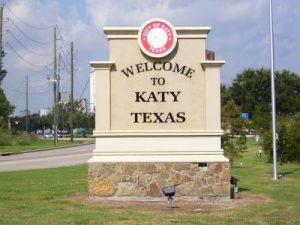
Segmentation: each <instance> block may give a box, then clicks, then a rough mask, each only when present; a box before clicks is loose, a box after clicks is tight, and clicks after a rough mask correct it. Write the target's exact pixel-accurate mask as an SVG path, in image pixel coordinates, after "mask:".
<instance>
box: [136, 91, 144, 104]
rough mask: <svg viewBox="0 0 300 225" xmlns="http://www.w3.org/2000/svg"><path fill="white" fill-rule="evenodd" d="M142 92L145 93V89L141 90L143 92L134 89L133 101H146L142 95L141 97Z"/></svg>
mask: <svg viewBox="0 0 300 225" xmlns="http://www.w3.org/2000/svg"><path fill="white" fill-rule="evenodd" d="M144 94H146V92H145V91H143V92H139V91H136V92H135V102H146V99H144V97H143V95H144Z"/></svg>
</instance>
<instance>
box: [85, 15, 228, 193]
mask: <svg viewBox="0 0 300 225" xmlns="http://www.w3.org/2000/svg"><path fill="white" fill-rule="evenodd" d="M103 30H104V33H105V34H106V37H107V39H108V45H109V61H93V62H91V63H90V64H91V66H92V68H93V70H94V76H95V77H94V79H95V90H96V92H95V96H94V102H95V113H96V126H95V130H94V136H95V137H96V148H95V150H94V153H93V157H92V158H91V159H90V160H89V174H90V175H89V177H90V178H89V179H90V181H89V182H90V192H91V193H92V195H97V196H121V195H122V191H121V190H120V189H118V188H117V187H120V186H122V185H125V186H126V185H133V186H136V190H140V189H139V187H140V186H139V185H140V184H138V183H134V182H133V184H124V183H123V182H122V181H115V180H110V179H111V178H110V177H114V176H117V175H116V174H118V173H119V172H117V171H123V170H126V169H125V168H128V167H133V168H135V169H134V170H135V172H134V174H135V173H136V174H140V175H139V176H142V177H143V176H148V175H147V174H146V172H145V171H144V169H143V168H144V167H145V165H147V168H148V166H151V168H152V167H153V168H156V169H154V171H156V172H153V171H152V173H151V174H152V175H151V176H154V177H153V178H152V179H154V180H155V179H156V178H155V176H157V177H161V172H159V168H160V167H161V165H169V166H172V168H173V169H172V171H177V169H176V168H177V166H180V165H182V163H183V164H184V165H188V167H189V168H190V169H187V171H192V170H193V171H194V170H195V169H193V168H194V167H195V165H196V167H197V165H198V164H199V163H204V165H206V164H205V163H208V164H209V163H219V164H218V165H219V167H220V168H224V171H225V170H227V167H226V166H227V164H228V159H227V158H225V157H224V156H223V150H222V149H221V136H222V134H223V131H222V130H221V127H220V126H221V121H220V120H221V116H220V68H221V66H222V65H223V64H224V63H225V62H224V61H215V60H214V61H207V60H206V58H205V40H206V38H207V34H208V33H209V31H210V27H173V26H172V24H171V23H169V22H168V21H166V20H164V19H159V18H155V19H151V20H148V21H146V22H145V23H144V24H143V25H142V26H141V27H106V28H103ZM162 163H163V164H162ZM164 163H166V164H164ZM170 163H171V164H170ZM174 163H175V164H174ZM195 163H196V164H195ZM223 164H224V165H226V166H225V167H223ZM107 165H109V168H110V172H111V173H112V174H107V175H105V178H103V174H102V175H101V174H97V172H95V171H100V169H99V168H102V169H103V168H104V167H105V166H107ZM199 165H200V164H199ZM201 165H202V164H201ZM209 165H210V164H209ZM209 165H208V167H209ZM212 165H214V164H212ZM220 165H221V166H220ZM120 166H121V167H122V166H124V168H123V167H122V168H119V167H120ZM102 169H101V170H102ZM199 171H200V169H199ZM220 171H221V173H222V174H223V169H221V170H220ZM177 172H178V173H180V172H179V171H177ZM104 174H105V173H104ZM155 174H156V175H155ZM228 174H229V172H228ZM99 176H100V177H102V178H101V179H100V180H101V181H99V179H98V178H99ZM126 176H127V175H126ZM170 176H171V177H169V178H168V177H166V179H165V181H164V182H162V181H159V182H158V181H157V182H156V183H160V185H162V184H163V183H165V184H166V182H167V180H168V183H170V184H172V182H173V181H172V180H173V178H172V177H173V175H170ZM193 176H195V174H194V175H191V179H192V180H193V179H194V178H192V177H193ZM218 176H221V175H218ZM97 179H98V180H97ZM103 179H104V180H103ZM132 179H133V180H134V178H132ZM226 179H227V178H226ZM97 182H98V183H97ZM161 182H162V183H161ZM174 182H175V181H174ZM174 182H173V183H174ZM175 183H176V182H175ZM225 184H226V185H227V186H228V184H229V183H228V180H226V182H225ZM147 185H150V184H147ZM147 185H146V184H145V185H144V186H143V187H144V189H143V190H144V191H145V190H147V193H146V192H145V193H146V194H145V193H144V192H143V193H144V194H145V196H151V194H150V193H153V190H152V191H151V190H150V189H151V187H150V186H151V185H150V186H147ZM216 185H217V184H216ZM104 186H105V187H106V191H107V190H108V189H109V190H110V191H108V192H109V193H110V192H112V193H110V194H107V192H105V191H104V192H105V194H103V193H102V194H101V193H100V192H101V191H100V192H99V190H98V189H99V187H100V189H101V188H104ZM146 186H147V187H146ZM227 186H226V188H227ZM96 187H98V189H97V188H96ZM107 187H109V188H107ZM122 187H123V186H122ZM152 188H153V187H152ZM95 189H97V190H98V191H95ZM104 189H105V188H104ZM101 190H102V189H101ZM156 190H160V191H161V190H162V187H161V186H159V185H158V186H157V189H156ZM199 190H200V189H199ZM226 191H227V189H226ZM96 192H97V193H98V194H95V193H96ZM191 192H192V190H191ZM123 194H124V193H123ZM144 194H141V192H139V194H137V193H135V194H132V195H130V196H137V195H144ZM161 194H162V193H161ZM158 196H159V194H158Z"/></svg>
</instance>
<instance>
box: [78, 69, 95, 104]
mask: <svg viewBox="0 0 300 225" xmlns="http://www.w3.org/2000/svg"><path fill="white" fill-rule="evenodd" d="M91 76H92V73H90V76H89V79H88V80H87V82H86V83H85V85H84V88H83V90H82V92H81V94H80V97H79V99H81V98H82V96H83V93H84V92H85V89H86V87H87V85H88V84H89V83H90V79H91Z"/></svg>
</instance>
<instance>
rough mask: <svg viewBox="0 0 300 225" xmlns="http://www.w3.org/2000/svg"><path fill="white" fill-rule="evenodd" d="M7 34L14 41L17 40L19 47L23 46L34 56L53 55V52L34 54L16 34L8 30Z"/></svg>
mask: <svg viewBox="0 0 300 225" xmlns="http://www.w3.org/2000/svg"><path fill="white" fill-rule="evenodd" d="M7 32H8V33H9V34H10V35H11V36H12V37H13V39H15V41H16V42H18V43H19V45H21V46H22V47H23V48H24V49H26V50H27V51H28V52H30V53H31V54H34V55H39V56H49V55H52V52H51V53H37V52H34V51H32V50H30V49H29V48H27V47H26V46H25V45H24V44H23V43H22V42H21V41H20V40H19V39H18V38H17V37H16V36H15V35H14V34H13V32H11V31H9V30H7Z"/></svg>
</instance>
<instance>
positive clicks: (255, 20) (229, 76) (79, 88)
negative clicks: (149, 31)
mask: <svg viewBox="0 0 300 225" xmlns="http://www.w3.org/2000/svg"><path fill="white" fill-rule="evenodd" d="M2 3H5V4H6V6H7V7H4V20H5V21H4V28H3V31H4V35H3V43H4V49H5V51H6V53H7V55H6V56H5V58H4V66H5V69H6V70H7V71H8V74H7V76H6V78H5V79H4V83H3V85H2V88H3V89H4V90H5V93H6V95H7V97H8V98H9V100H10V102H11V103H12V104H13V105H15V106H16V110H15V114H17V115H18V114H20V111H22V110H24V109H25V84H26V82H25V81H26V75H28V76H29V93H30V95H29V109H30V111H32V112H38V110H39V109H40V108H45V107H51V105H52V103H53V100H52V99H53V97H52V96H53V94H52V89H51V86H50V85H49V84H48V82H47V76H50V77H52V66H48V67H39V66H44V65H46V64H49V63H51V62H52V61H53V56H52V52H53V46H52V44H51V43H50V44H38V43H36V42H33V41H32V40H30V39H28V38H27V37H25V36H24V35H23V34H22V33H20V31H19V30H21V31H23V33H25V34H26V35H27V36H29V37H31V38H32V39H33V40H35V41H39V42H52V39H53V34H52V32H53V31H52V30H53V29H52V27H53V26H54V25H55V24H57V25H58V27H59V30H60V32H58V36H59V39H60V40H58V50H59V51H60V52H62V54H63V58H64V61H65V62H64V63H65V66H62V79H63V80H62V87H63V90H65V91H67V92H68V91H69V89H70V87H69V86H70V85H69V81H70V75H69V72H68V70H69V65H68V63H69V56H68V51H69V48H70V46H69V44H70V42H71V41H74V49H75V66H76V70H75V98H79V97H81V96H82V97H85V98H89V86H87V88H86V89H85V88H84V87H85V85H86V84H87V82H88V80H89V71H90V68H89V61H92V60H108V59H109V56H108V50H107V47H108V43H107V40H106V38H105V36H104V34H103V32H102V27H104V26H135V27H138V26H140V25H141V24H143V22H144V21H145V20H147V19H150V18H154V17H161V18H164V19H167V20H168V21H170V22H171V23H172V24H173V25H174V26H211V27H212V31H211V32H210V33H209V35H208V39H207V48H208V49H210V50H213V51H215V52H216V56H217V59H221V60H225V61H226V64H225V65H224V67H223V69H222V83H225V84H229V83H230V82H231V81H232V80H233V79H234V77H235V76H236V75H237V74H238V73H240V72H242V71H243V70H244V69H245V68H249V67H251V68H260V67H266V68H269V67H270V53H269V52H270V45H269V1H268V0H239V1H237V0H226V1H224V0H143V1H142V0H140V1H139V0H118V1H109V0H60V1H59V0H8V1H2ZM273 9H274V10H273V13H274V36H275V66H276V70H283V69H288V70H290V71H293V72H295V73H297V74H300V66H299V59H300V27H299V24H300V1H299V0H273ZM9 10H10V11H11V12H12V13H13V14H12V13H11V12H10V11H9ZM16 16H17V17H18V18H19V19H21V20H22V21H25V22H26V23H28V24H30V25H33V26H35V27H50V29H44V30H39V29H33V28H31V27H30V26H27V25H26V24H24V23H23V22H21V21H20V20H19V19H18V18H16ZM7 18H8V21H7V20H6V19H7ZM18 28H19V29H18ZM61 36H62V38H63V40H64V42H62V41H61ZM16 39H17V40H16ZM20 42H21V44H20ZM22 44H23V45H22ZM24 46H25V47H26V48H25V47H24ZM34 53H38V54H39V55H37V54H34ZM30 64H33V65H30ZM37 66H38V67H37Z"/></svg>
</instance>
